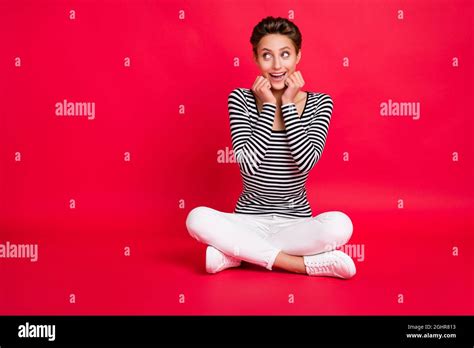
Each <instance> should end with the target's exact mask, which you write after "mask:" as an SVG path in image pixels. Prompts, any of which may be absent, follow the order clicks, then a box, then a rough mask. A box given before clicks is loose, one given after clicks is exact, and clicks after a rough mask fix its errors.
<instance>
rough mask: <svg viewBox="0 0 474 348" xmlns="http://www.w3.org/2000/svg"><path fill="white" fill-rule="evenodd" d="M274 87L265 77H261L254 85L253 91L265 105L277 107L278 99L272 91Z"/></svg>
mask: <svg viewBox="0 0 474 348" xmlns="http://www.w3.org/2000/svg"><path fill="white" fill-rule="evenodd" d="M271 87H272V85H271V84H270V81H269V80H268V79H266V78H265V77H263V76H261V75H259V76H257V79H256V80H255V82H254V83H253V86H252V91H253V93H254V94H255V95H256V96H257V97H258V99H260V100H261V101H262V104H263V103H272V104H275V105H276V103H277V102H276V98H275V96H274V95H273V93H272V91H271Z"/></svg>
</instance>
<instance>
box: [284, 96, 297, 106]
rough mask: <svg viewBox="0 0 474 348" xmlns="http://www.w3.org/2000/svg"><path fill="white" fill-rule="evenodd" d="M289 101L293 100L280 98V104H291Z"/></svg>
mask: <svg viewBox="0 0 474 348" xmlns="http://www.w3.org/2000/svg"><path fill="white" fill-rule="evenodd" d="M291 103H293V104H294V103H295V102H294V101H293V100H290V99H283V98H282V99H281V105H285V104H291Z"/></svg>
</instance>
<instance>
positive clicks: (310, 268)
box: [303, 250, 356, 279]
mask: <svg viewBox="0 0 474 348" xmlns="http://www.w3.org/2000/svg"><path fill="white" fill-rule="evenodd" d="M303 260H304V264H305V266H306V273H308V275H312V276H328V277H339V278H344V279H349V278H352V277H353V276H354V275H355V274H356V267H355V264H354V261H353V260H352V258H351V257H350V256H349V255H347V254H346V253H343V252H342V251H340V250H331V251H328V252H324V253H320V254H316V255H309V256H303Z"/></svg>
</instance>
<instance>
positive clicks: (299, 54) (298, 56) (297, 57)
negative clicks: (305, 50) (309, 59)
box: [296, 49, 301, 64]
mask: <svg viewBox="0 0 474 348" xmlns="http://www.w3.org/2000/svg"><path fill="white" fill-rule="evenodd" d="M300 59H301V49H300V51H299V52H298V55H297V56H296V64H298V63H299V62H300Z"/></svg>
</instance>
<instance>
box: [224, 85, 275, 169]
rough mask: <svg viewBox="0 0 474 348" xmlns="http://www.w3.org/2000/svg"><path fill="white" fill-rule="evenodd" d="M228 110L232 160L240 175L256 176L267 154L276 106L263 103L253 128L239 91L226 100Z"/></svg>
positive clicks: (232, 93) (236, 90) (243, 98)
mask: <svg viewBox="0 0 474 348" xmlns="http://www.w3.org/2000/svg"><path fill="white" fill-rule="evenodd" d="M227 106H228V110H229V120H230V132H231V138H232V148H233V150H234V156H235V159H236V161H237V163H238V164H239V166H240V170H241V171H243V172H244V173H245V174H248V175H255V174H256V172H257V170H258V168H259V166H260V164H261V163H262V160H263V158H264V157H265V153H266V152H267V148H268V144H269V141H270V138H271V135H272V128H273V121H274V119H275V113H276V107H277V106H276V105H275V104H272V103H263V106H262V108H263V109H262V112H261V113H260V116H259V118H258V120H257V122H256V124H255V125H254V127H253V128H252V127H251V125H250V117H249V112H248V109H247V106H246V103H245V97H244V95H243V93H242V91H240V90H239V89H238V88H237V89H234V90H233V91H232V92H231V93H230V94H229V96H228V102H227Z"/></svg>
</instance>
